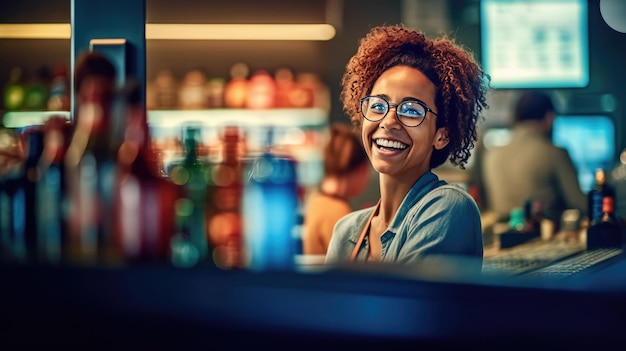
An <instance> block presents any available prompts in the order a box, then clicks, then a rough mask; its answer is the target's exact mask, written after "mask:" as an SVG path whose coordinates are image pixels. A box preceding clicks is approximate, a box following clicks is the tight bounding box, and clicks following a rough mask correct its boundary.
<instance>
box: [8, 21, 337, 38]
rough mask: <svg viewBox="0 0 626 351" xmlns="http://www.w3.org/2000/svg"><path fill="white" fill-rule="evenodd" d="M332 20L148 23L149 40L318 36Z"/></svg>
mask: <svg viewBox="0 0 626 351" xmlns="http://www.w3.org/2000/svg"><path fill="white" fill-rule="evenodd" d="M335 34H336V31H335V28H334V27H333V26H332V25H330V24H156V23H148V24H146V39H147V40H314V41H325V40H330V39H332V38H334V36H335ZM70 37H71V25H70V24H67V23H48V24H43V23H42V24H0V38H4V39H70Z"/></svg>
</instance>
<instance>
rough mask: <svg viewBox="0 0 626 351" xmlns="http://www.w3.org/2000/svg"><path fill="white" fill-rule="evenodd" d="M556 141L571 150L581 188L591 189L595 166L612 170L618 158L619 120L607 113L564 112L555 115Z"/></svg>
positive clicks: (553, 132)
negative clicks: (576, 114) (577, 114)
mask: <svg viewBox="0 0 626 351" xmlns="http://www.w3.org/2000/svg"><path fill="white" fill-rule="evenodd" d="M552 141H553V143H554V144H555V145H558V146H561V147H564V148H566V149H567V151H568V152H569V155H570V157H571V158H572V161H573V162H574V165H575V166H576V169H577V170H578V180H579V182H580V187H581V190H583V191H584V192H585V193H586V192H588V191H589V190H591V188H592V187H593V185H594V183H595V175H594V173H595V170H596V169H597V168H602V169H605V170H607V171H608V170H610V169H611V168H612V167H613V162H614V161H615V150H616V144H615V123H614V122H613V119H612V118H611V117H609V116H604V115H597V116H595V115H584V116H574V115H560V116H557V117H556V118H555V119H554V125H553V130H552Z"/></svg>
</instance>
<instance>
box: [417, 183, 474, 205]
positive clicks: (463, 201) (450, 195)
mask: <svg viewBox="0 0 626 351" xmlns="http://www.w3.org/2000/svg"><path fill="white" fill-rule="evenodd" d="M424 200H425V201H427V202H428V201H433V200H434V201H437V202H443V203H445V206H463V207H469V208H472V209H475V210H476V211H478V205H477V204H476V201H475V200H474V198H473V197H472V196H471V195H470V194H469V193H468V192H467V190H465V188H463V187H462V186H461V185H459V184H455V183H447V182H446V183H443V184H441V185H439V186H437V187H435V188H433V189H432V190H431V191H429V192H428V193H427V194H426V195H425V196H424Z"/></svg>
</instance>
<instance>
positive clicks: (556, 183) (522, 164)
mask: <svg viewBox="0 0 626 351" xmlns="http://www.w3.org/2000/svg"><path fill="white" fill-rule="evenodd" d="M555 116H556V111H555V108H554V105H553V102H552V99H551V97H550V95H548V94H547V93H545V92H541V91H534V90H529V91H525V92H523V93H522V94H521V96H520V98H519V100H518V101H517V103H516V105H515V107H514V111H513V119H514V120H513V123H514V125H513V130H512V134H511V139H510V141H509V143H508V144H506V145H503V146H499V147H496V148H492V149H489V150H487V151H485V154H484V159H483V164H482V174H483V177H484V179H483V183H484V186H485V193H486V196H487V203H488V204H489V208H488V211H493V212H494V213H495V214H496V216H497V218H499V219H500V220H507V218H508V217H509V214H510V212H511V210H512V209H514V208H522V207H523V206H524V204H525V203H526V202H527V201H533V202H534V201H539V202H540V203H541V208H542V210H543V216H544V217H545V218H547V219H550V220H551V221H553V223H554V224H555V225H556V227H558V224H559V220H560V217H561V214H562V213H563V211H564V210H566V209H577V210H579V211H580V214H581V216H584V215H585V214H586V212H587V211H586V210H587V208H586V207H587V205H586V204H587V202H586V201H587V200H586V196H585V194H584V193H583V192H582V190H581V188H580V184H579V181H578V175H577V171H576V168H575V166H574V163H573V162H572V160H571V158H570V156H569V154H568V152H567V150H566V149H564V148H561V147H557V146H555V145H554V144H553V143H552V137H551V134H552V124H553V121H554V117H555Z"/></svg>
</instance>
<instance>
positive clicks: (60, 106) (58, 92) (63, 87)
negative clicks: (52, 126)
mask: <svg viewBox="0 0 626 351" xmlns="http://www.w3.org/2000/svg"><path fill="white" fill-rule="evenodd" d="M69 92H70V82H69V78H68V75H67V67H66V66H65V65H59V66H57V67H56V68H55V70H54V76H53V78H52V83H51V84H50V95H49V97H48V102H47V104H48V105H47V107H48V110H50V111H69V110H70V93H69Z"/></svg>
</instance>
